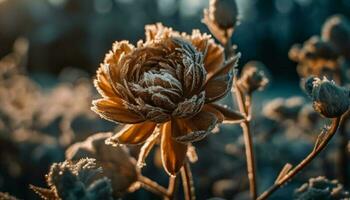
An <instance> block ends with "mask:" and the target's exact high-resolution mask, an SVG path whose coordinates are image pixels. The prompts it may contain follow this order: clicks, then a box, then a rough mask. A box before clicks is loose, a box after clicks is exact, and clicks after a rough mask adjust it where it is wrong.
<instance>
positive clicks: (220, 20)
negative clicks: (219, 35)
mask: <svg viewBox="0 0 350 200" xmlns="http://www.w3.org/2000/svg"><path fill="white" fill-rule="evenodd" d="M237 15H238V9H237V4H236V1H235V0H211V1H210V5H209V18H210V20H212V21H214V22H215V23H216V24H217V25H218V26H219V27H220V28H221V29H230V28H234V26H235V25H236V23H237Z"/></svg>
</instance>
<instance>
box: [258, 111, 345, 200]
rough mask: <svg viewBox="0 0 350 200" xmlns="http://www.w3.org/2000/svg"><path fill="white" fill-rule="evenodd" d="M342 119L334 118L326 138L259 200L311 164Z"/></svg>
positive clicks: (260, 199) (266, 196)
mask: <svg viewBox="0 0 350 200" xmlns="http://www.w3.org/2000/svg"><path fill="white" fill-rule="evenodd" d="M341 121H343V118H340V117H338V118H335V119H333V121H332V125H331V127H330V128H329V129H328V130H327V132H326V133H324V134H325V136H324V138H323V139H322V141H321V142H320V143H319V144H318V145H317V146H316V147H315V148H314V149H313V151H312V152H311V153H310V154H309V155H308V156H306V158H305V159H304V160H302V161H301V162H300V163H299V164H298V165H297V166H296V167H294V168H293V169H292V170H291V171H289V172H288V173H287V174H286V175H285V176H284V177H283V178H281V179H280V181H277V182H276V183H275V184H274V185H272V186H271V187H270V188H269V189H267V190H266V191H265V192H264V193H262V194H261V195H260V196H259V197H258V200H264V199H267V198H268V197H269V196H270V195H271V194H272V193H274V192H275V191H276V190H278V189H279V188H280V187H281V186H282V185H284V184H285V183H286V182H288V181H289V180H291V179H292V178H293V177H294V176H295V175H296V174H298V173H299V172H300V171H301V170H302V169H304V168H305V167H306V166H307V165H309V164H310V163H311V161H313V159H314V158H316V156H317V155H318V154H319V153H320V152H321V151H322V150H323V149H324V148H325V147H326V146H327V144H328V143H329V141H330V140H331V138H332V137H333V136H334V134H335V133H336V131H337V129H338V126H339V124H341V123H342V122H341Z"/></svg>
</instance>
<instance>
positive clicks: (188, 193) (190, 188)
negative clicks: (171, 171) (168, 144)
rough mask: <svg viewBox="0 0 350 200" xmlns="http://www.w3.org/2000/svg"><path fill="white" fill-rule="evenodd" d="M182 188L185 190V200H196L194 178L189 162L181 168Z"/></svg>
mask: <svg viewBox="0 0 350 200" xmlns="http://www.w3.org/2000/svg"><path fill="white" fill-rule="evenodd" d="M181 177H182V186H183V188H184V195H185V200H195V199H196V195H195V190H194V185H193V177H192V172H191V168H190V164H189V163H188V161H186V162H185V164H184V166H183V167H182V168H181Z"/></svg>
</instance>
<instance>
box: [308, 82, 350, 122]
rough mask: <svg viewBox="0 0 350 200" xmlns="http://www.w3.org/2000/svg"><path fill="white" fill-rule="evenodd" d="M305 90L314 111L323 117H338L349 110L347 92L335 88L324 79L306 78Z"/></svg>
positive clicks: (343, 89)
mask: <svg viewBox="0 0 350 200" xmlns="http://www.w3.org/2000/svg"><path fill="white" fill-rule="evenodd" d="M311 84H312V86H311ZM305 90H306V92H307V93H308V94H309V95H310V96H311V98H312V100H313V107H314V109H315V110H316V111H317V112H319V113H320V114H322V115H323V116H324V117H327V118H335V117H340V116H341V115H342V114H344V113H345V112H346V111H347V110H348V108H349V91H348V90H347V89H345V88H342V87H339V86H337V85H336V84H335V83H334V82H333V81H329V80H328V79H327V78H326V77H324V78H323V79H319V78H315V77H310V78H308V79H307V80H306V82H305Z"/></svg>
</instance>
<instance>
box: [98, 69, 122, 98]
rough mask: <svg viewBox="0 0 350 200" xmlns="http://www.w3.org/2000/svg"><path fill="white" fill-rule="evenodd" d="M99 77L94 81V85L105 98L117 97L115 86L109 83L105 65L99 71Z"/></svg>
mask: <svg viewBox="0 0 350 200" xmlns="http://www.w3.org/2000/svg"><path fill="white" fill-rule="evenodd" d="M96 73H97V75H96V79H95V80H94V85H95V87H96V89H97V91H98V93H100V95H102V96H103V97H113V96H116V95H117V94H116V93H115V92H114V89H113V86H112V85H111V83H110V82H109V78H108V75H107V74H106V72H105V71H104V69H103V65H102V64H101V66H100V67H99V68H98V70H97V72H96Z"/></svg>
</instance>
